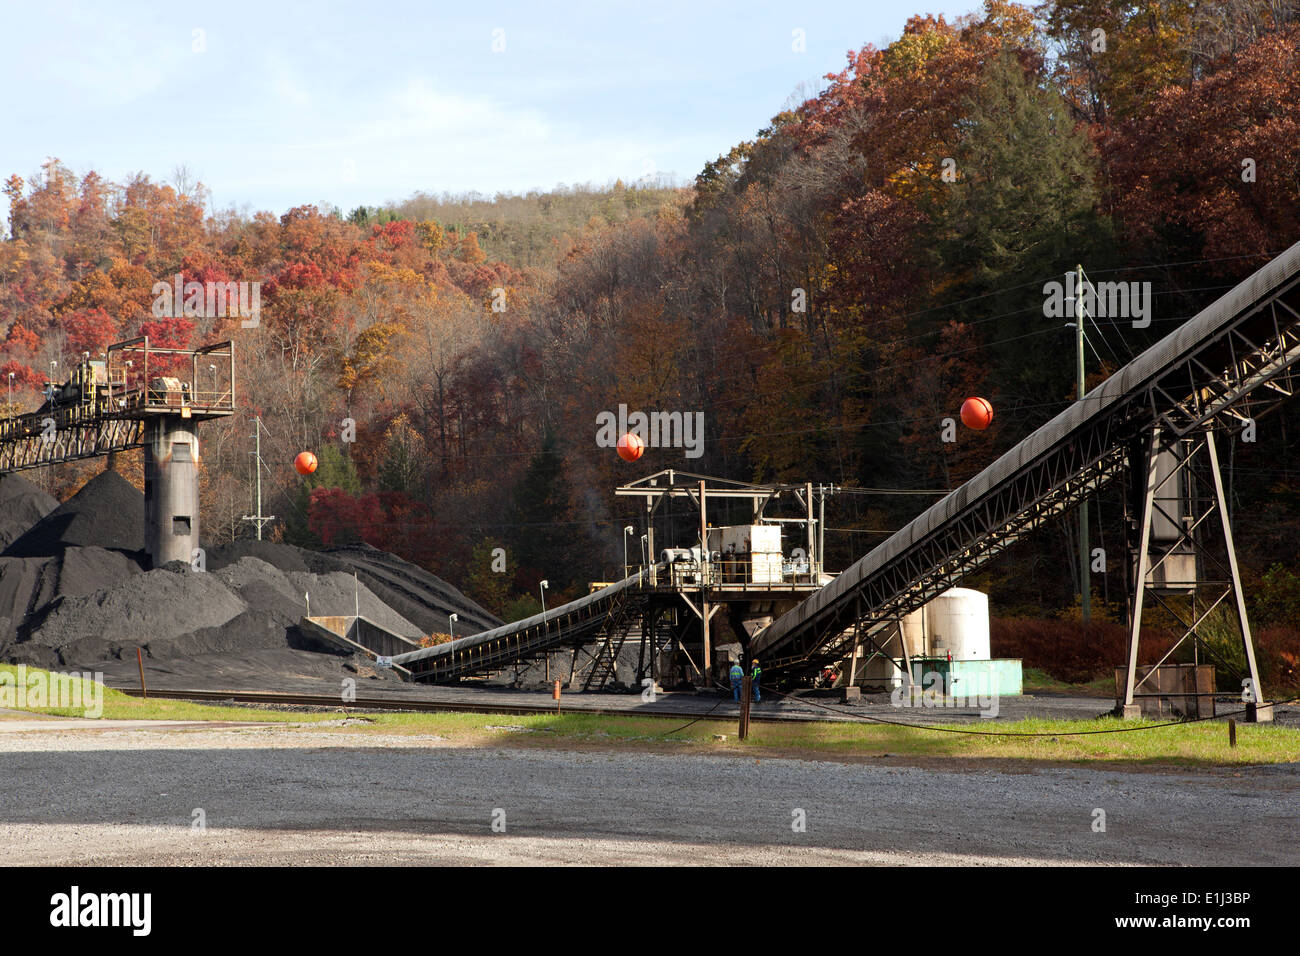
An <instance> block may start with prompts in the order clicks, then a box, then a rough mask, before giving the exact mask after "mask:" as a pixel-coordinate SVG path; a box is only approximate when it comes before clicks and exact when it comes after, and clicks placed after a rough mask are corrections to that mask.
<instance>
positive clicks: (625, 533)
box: [9, 373, 635, 577]
mask: <svg viewBox="0 0 1300 956" xmlns="http://www.w3.org/2000/svg"><path fill="white" fill-rule="evenodd" d="M9 377H10V378H13V374H12V373H10V375H9ZM634 530H635V529H634V528H633V527H632V526H631V525H628V526H627V527H626V528H624V529H623V577H627V536H628V535H630V534H632V533H633V532H634Z"/></svg>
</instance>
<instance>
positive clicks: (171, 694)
mask: <svg viewBox="0 0 1300 956" xmlns="http://www.w3.org/2000/svg"><path fill="white" fill-rule="evenodd" d="M115 689H116V690H120V691H121V692H122V693H124V694H127V695H129V696H131V697H153V698H157V699H162V700H193V701H202V702H205V703H228V702H231V703H240V704H288V705H292V706H296V707H328V708H331V709H345V710H395V711H402V710H405V711H414V712H429V711H459V712H461V713H471V714H519V715H522V714H553V713H555V707H554V706H553V705H552V706H541V705H528V704H497V703H492V702H490V701H462V700H456V701H443V700H395V699H394V698H391V697H358V698H357V699H356V700H354V701H350V702H347V703H344V702H343V700H342V699H341V698H340V697H339V696H338V695H330V694H278V693H271V692H266V691H243V690H237V691H228V690H150V691H148V693H147V694H142V693H141V692H140V689H139V688H138V687H119V688H115ZM574 696H577V695H572V696H571V697H570V698H568V700H570V701H572V699H573V697H574ZM560 703H561V709H562V710H563V711H564V712H567V713H570V714H574V713H579V714H598V715H601V716H606V717H655V718H662V719H666V720H691V719H694V718H702V719H705V718H707V719H709V720H725V721H734V720H735V719H736V718H735V715H734V714H729V713H725V712H724V713H720V714H707V713H694V712H692V711H681V710H667V709H656V708H642V707H639V708H637V709H636V710H624V709H622V708H618V707H599V706H596V707H592V706H573V705H572V704H571V703H565V701H561V702H560ZM723 703H730V701H725V700H724V701H723ZM749 719H750V722H751V723H753V722H756V721H757V722H766V723H797V722H807V721H810V720H837V719H838V720H855V719H861V718H859V717H858V715H856V714H845V715H843V716H842V717H839V716H837V715H836V714H835V713H833V712H831V711H829V710H827V711H825V712H823V713H818V714H808V715H800V714H772V713H768V714H762V713H758V712H756V711H755V710H753V709H751V711H750V717H749Z"/></svg>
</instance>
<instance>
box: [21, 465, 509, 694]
mask: <svg viewBox="0 0 1300 956" xmlns="http://www.w3.org/2000/svg"><path fill="white" fill-rule="evenodd" d="M42 494H43V493H41V492H40V491H39V489H37V488H35V487H34V486H33V485H31V484H30V483H29V482H25V481H22V479H17V480H15V479H14V478H13V477H12V476H11V477H9V478H5V479H4V480H3V482H0V514H4V512H5V503H6V502H13V503H14V504H13V507H11V508H9V509H8V512H9V513H8V514H5V515H4V516H5V519H6V522H7V523H6V524H3V525H0V531H7V534H8V535H9V539H8V542H7V546H6V547H5V548H4V550H3V551H2V552H0V660H5V661H8V662H11V663H26V664H31V665H36V666H41V667H51V668H53V667H79V668H81V667H87V668H88V667H93V666H94V665H96V664H100V663H106V662H111V661H115V660H121V661H127V660H128V659H129V660H130V662H131V663H134V657H135V650H136V648H137V647H138V648H141V649H142V650H143V652H144V654H145V656H146V657H147V658H149V659H150V660H151V661H152V662H155V663H163V662H166V661H169V660H174V661H181V660H185V661H190V662H198V661H202V662H204V666H207V663H208V662H216V661H220V660H222V659H223V658H224V659H226V660H229V661H231V662H235V661H245V662H247V661H259V662H262V663H263V664H265V663H266V662H268V661H275V660H283V662H284V663H285V672H286V673H289V672H290V671H292V672H293V673H299V672H301V671H302V670H303V663H302V657H303V649H304V648H305V649H309V650H325V651H327V652H328V653H327V654H324V655H321V659H322V660H325V659H327V658H334V659H335V661H336V663H335V664H334V665H325V666H327V669H328V668H329V667H336V668H344V669H347V668H350V669H351V672H353V673H356V672H357V667H358V662H356V661H352V662H350V663H349V662H348V659H349V658H350V656H351V655H350V652H348V651H347V650H345V649H341V648H338V647H333V646H331V647H328V648H323V647H321V646H320V640H319V639H317V638H313V637H312V636H311V635H308V634H306V632H304V631H303V630H302V628H301V627H300V624H301V621H302V618H303V617H304V616H306V614H307V608H308V602H310V608H311V614H312V616H313V617H320V616H332V615H339V616H347V615H352V614H354V613H357V612H358V611H359V612H360V613H361V615H363V616H364V617H366V618H369V619H370V620H371V621H373V622H375V623H376V624H378V625H380V626H381V627H384V628H386V629H388V630H389V631H392V632H393V633H396V634H399V635H401V636H403V637H407V638H409V639H412V640H418V639H419V638H420V637H421V636H423V635H424V634H427V633H429V632H430V631H434V630H446V629H447V626H446V622H447V616H448V615H449V614H451V613H453V612H455V613H456V614H458V615H459V622H458V625H459V626H458V629H461V630H462V633H463V632H464V629H472V630H479V629H486V628H488V627H492V626H495V624H497V623H499V622H498V621H497V620H496V618H494V617H493V616H492V615H491V614H489V613H488V612H487V611H485V610H484V609H483V608H481V607H479V606H478V605H477V604H475V603H474V602H473V601H470V600H469V599H468V598H466V597H465V596H464V595H463V594H461V592H460V591H458V590H457V589H456V588H454V587H452V586H451V585H449V584H447V583H446V582H445V581H442V580H441V579H440V578H438V577H437V576H435V575H432V574H429V573H428V572H427V571H424V570H423V569H421V568H418V567H416V566H415V565H412V564H409V563H408V562H405V561H402V560H401V559H400V558H397V557H395V556H394V555H389V554H386V553H384V552H381V551H377V550H376V549H374V548H365V547H362V548H352V549H340V551H338V552H328V553H316V552H311V551H304V550H302V549H299V548H296V547H293V546H291V545H286V544H280V543H275V542H269V541H254V540H246V541H244V540H241V541H238V542H235V543H234V544H228V545H224V546H221V547H217V548H212V549H210V550H209V551H208V552H207V555H206V564H205V570H203V571H196V570H193V569H191V568H190V567H189V566H188V565H185V564H183V563H179V562H178V563H174V564H171V565H168V566H166V567H162V568H156V569H153V570H147V563H146V560H147V559H146V557H145V555H144V553H143V545H144V540H143V538H144V534H143V527H144V496H143V495H142V494H140V492H139V491H137V490H136V489H135V488H134V487H133V486H132V485H131V484H130V483H129V482H127V481H126V480H125V479H123V478H122V477H121V476H120V475H117V474H116V473H114V472H104V473H103V474H101V475H98V476H97V477H95V478H94V479H92V480H91V481H90V482H88V483H87V484H86V485H85V486H84V487H83V488H82V489H81V490H80V491H79V492H77V494H76V495H74V496H73V497H72V498H70V499H68V501H66V502H64V503H63V504H61V505H59V504H57V503H56V502H54V500H53V499H52V498H49V496H44V498H43V497H42ZM10 519H12V520H10ZM20 524H21V525H23V526H22V527H20V526H19V525H20ZM235 666H236V669H237V666H238V665H235ZM212 667H213V668H214V669H215V670H214V673H216V672H220V673H224V672H225V671H226V668H224V667H219V666H217V665H216V664H215V663H213V664H212ZM249 676H250V678H255V677H257V676H258V675H249ZM261 676H264V677H266V678H267V679H273V677H274V675H261ZM245 683H250V680H246V681H245ZM250 685H251V684H250Z"/></svg>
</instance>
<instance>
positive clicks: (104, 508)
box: [4, 471, 144, 558]
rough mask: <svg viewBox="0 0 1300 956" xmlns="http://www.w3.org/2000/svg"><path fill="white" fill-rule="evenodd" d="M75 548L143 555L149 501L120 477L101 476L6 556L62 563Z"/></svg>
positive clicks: (30, 531) (44, 519)
mask: <svg viewBox="0 0 1300 956" xmlns="http://www.w3.org/2000/svg"><path fill="white" fill-rule="evenodd" d="M6 480H9V479H6ZM70 547H81V548H91V547H94V548H106V549H108V550H111V551H127V552H136V553H139V552H142V551H144V495H142V494H140V492H139V491H137V490H136V489H135V486H134V485H132V484H131V483H130V482H129V481H127V480H126V479H125V478H123V477H122V476H121V475H119V474H118V473H117V472H115V471H105V472H101V473H100V474H98V475H96V476H95V477H94V478H92V479H90V481H88V482H86V484H85V485H84V486H83V487H82V489H81V490H80V491H78V492H77V493H76V494H75V495H73V496H72V497H71V498H69V499H68V500H67V501H65V502H64V503H63V504H61V505H59V506H58V507H57V508H55V509H54V510H53V511H51V512H50V513H49V514H47V515H45V516H43V517H42V518H41V519H40V520H39V521H37V522H36V523H35V524H33V525H32V526H31V527H30V528H29V529H28V530H27V531H26V532H24V533H23V534H22V535H21V536H20V537H18V538H17V539H16V540H15V541H14V542H13V543H12V544H10V545H9V546H8V547H7V548H5V550H4V555H5V556H6V557H14V558H42V557H57V556H59V555H61V554H62V553H63V552H64V550H65V549H67V548H70Z"/></svg>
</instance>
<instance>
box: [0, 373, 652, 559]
mask: <svg viewBox="0 0 1300 956" xmlns="http://www.w3.org/2000/svg"><path fill="white" fill-rule="evenodd" d="M13 413H14V373H13V372H10V373H9V401H8V402H7V403H6V405H5V417H6V418H8V417H10V416H12V415H13ZM624 563H625V564H626V563H627V562H626V561H625V562H624Z"/></svg>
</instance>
